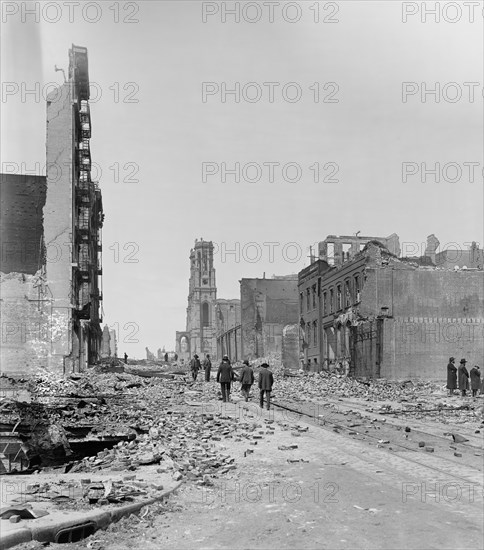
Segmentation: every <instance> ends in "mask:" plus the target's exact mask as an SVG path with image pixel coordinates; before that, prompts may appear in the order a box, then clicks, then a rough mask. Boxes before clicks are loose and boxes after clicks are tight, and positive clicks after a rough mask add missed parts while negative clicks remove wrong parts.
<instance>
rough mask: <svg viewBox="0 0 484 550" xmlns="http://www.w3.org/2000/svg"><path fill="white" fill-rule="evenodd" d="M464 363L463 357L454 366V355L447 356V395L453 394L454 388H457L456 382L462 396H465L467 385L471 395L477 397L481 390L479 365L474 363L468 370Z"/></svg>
mask: <svg viewBox="0 0 484 550" xmlns="http://www.w3.org/2000/svg"><path fill="white" fill-rule="evenodd" d="M466 363H467V361H466V360H465V359H461V360H460V364H459V366H458V367H456V366H455V357H450V358H449V363H448V365H447V389H448V390H449V396H451V395H454V390H456V389H457V382H458V383H459V390H460V392H461V395H462V397H465V396H466V392H467V390H468V389H469V387H470V389H471V390H472V397H477V394H478V393H479V391H482V387H481V371H480V369H479V366H478V365H475V366H474V367H472V369H471V371H470V372H469V371H468V370H467V367H466ZM469 381H470V383H469ZM483 393H484V391H483Z"/></svg>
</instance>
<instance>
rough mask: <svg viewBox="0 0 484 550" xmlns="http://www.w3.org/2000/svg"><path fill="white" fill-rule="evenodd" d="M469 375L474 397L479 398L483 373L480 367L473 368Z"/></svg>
mask: <svg viewBox="0 0 484 550" xmlns="http://www.w3.org/2000/svg"><path fill="white" fill-rule="evenodd" d="M469 374H470V376H471V390H472V397H477V393H478V391H479V390H480V389H481V371H480V370H479V365H475V366H474V367H472V369H471V372H470V373H469Z"/></svg>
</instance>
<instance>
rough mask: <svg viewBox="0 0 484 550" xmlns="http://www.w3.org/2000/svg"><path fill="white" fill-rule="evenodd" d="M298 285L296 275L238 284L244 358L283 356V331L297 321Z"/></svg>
mask: <svg viewBox="0 0 484 550" xmlns="http://www.w3.org/2000/svg"><path fill="white" fill-rule="evenodd" d="M297 285H298V276H297V275H288V276H278V277H276V276H274V277H273V278H272V279H266V278H265V277H264V278H262V279H242V280H241V281H240V302H241V342H242V355H243V356H244V358H248V359H255V358H257V357H266V356H268V355H270V354H282V350H283V336H284V330H285V328H286V327H288V326H291V325H297V322H298V286H297ZM287 366H292V367H294V366H297V365H287Z"/></svg>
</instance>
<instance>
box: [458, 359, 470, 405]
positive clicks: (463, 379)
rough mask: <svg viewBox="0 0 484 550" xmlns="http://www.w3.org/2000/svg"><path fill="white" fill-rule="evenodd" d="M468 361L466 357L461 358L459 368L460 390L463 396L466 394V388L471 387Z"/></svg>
mask: <svg viewBox="0 0 484 550" xmlns="http://www.w3.org/2000/svg"><path fill="white" fill-rule="evenodd" d="M466 363H467V361H466V360H465V359H461V360H460V365H459V368H458V369H457V377H458V378H459V390H460V393H461V395H462V397H465V396H466V390H468V389H469V373H468V371H467V369H466Z"/></svg>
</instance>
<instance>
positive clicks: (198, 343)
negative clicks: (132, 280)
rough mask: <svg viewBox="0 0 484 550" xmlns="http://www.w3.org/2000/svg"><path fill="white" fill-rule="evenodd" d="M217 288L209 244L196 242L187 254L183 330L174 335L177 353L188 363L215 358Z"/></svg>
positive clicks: (211, 247)
mask: <svg viewBox="0 0 484 550" xmlns="http://www.w3.org/2000/svg"><path fill="white" fill-rule="evenodd" d="M216 303H217V284H216V281H215V268H214V266H213V243H212V241H204V240H203V239H200V240H198V239H197V240H196V241H195V246H194V248H192V250H191V251H190V280H189V287H188V307H187V324H186V330H185V331H182V332H177V333H176V353H177V354H178V357H179V359H180V360H183V361H185V362H186V361H188V360H189V359H190V357H191V356H192V355H193V354H194V353H197V354H198V355H199V356H200V358H202V355H205V354H207V353H208V354H210V355H211V356H212V357H213V358H214V359H216V358H217V324H216V323H217V317H216V313H215V307H216Z"/></svg>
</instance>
